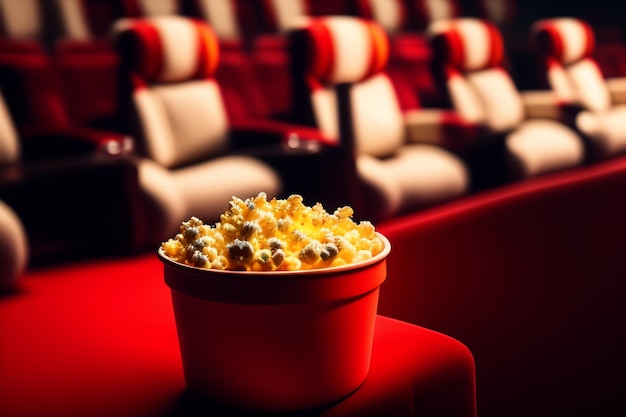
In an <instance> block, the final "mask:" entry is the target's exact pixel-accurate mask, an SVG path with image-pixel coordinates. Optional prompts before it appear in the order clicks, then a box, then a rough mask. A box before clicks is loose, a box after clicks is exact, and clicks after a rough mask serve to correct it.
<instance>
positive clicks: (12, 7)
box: [0, 0, 42, 39]
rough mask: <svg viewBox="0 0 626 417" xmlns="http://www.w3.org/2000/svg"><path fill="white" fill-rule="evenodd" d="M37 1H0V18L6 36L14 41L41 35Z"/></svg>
mask: <svg viewBox="0 0 626 417" xmlns="http://www.w3.org/2000/svg"><path fill="white" fill-rule="evenodd" d="M39 7H40V6H39V4H38V0H0V17H2V25H3V29H4V31H5V32H6V34H7V35H8V36H9V37H10V38H14V39H34V38H38V37H39V36H41V34H42V22H41V16H40V13H39V12H40V11H39Z"/></svg>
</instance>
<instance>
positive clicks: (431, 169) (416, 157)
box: [385, 144, 470, 211]
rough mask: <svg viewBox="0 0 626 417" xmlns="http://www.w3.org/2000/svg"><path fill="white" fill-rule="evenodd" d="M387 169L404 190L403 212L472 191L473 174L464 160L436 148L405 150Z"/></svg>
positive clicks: (403, 149)
mask: <svg viewBox="0 0 626 417" xmlns="http://www.w3.org/2000/svg"><path fill="white" fill-rule="evenodd" d="M385 166H386V169H387V172H388V174H389V175H390V176H392V177H393V178H394V182H395V183H396V184H398V185H399V187H400V190H401V193H402V203H401V207H400V211H405V210H409V209H411V208H416V207H425V206H428V205H431V204H436V203H440V202H444V201H447V200H450V199H453V198H455V197H459V196H461V195H464V194H466V193H467V192H468V190H469V187H470V178H469V172H468V171H467V168H466V167H465V165H464V164H463V163H462V162H461V160H460V159H459V158H458V157H457V156H455V155H454V154H452V153H450V152H448V151H446V150H444V149H442V148H440V147H438V146H434V145H428V144H415V145H409V146H405V147H403V148H402V149H400V150H399V151H398V154H397V156H396V157H395V158H390V159H388V160H386V161H385Z"/></svg>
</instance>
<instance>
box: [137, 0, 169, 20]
mask: <svg viewBox="0 0 626 417" xmlns="http://www.w3.org/2000/svg"><path fill="white" fill-rule="evenodd" d="M138 3H139V6H141V10H142V11H143V14H144V15H146V16H164V15H165V16H167V15H176V14H178V13H179V10H178V2H177V1H176V0H138Z"/></svg>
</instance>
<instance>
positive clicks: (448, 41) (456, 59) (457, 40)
mask: <svg viewBox="0 0 626 417" xmlns="http://www.w3.org/2000/svg"><path fill="white" fill-rule="evenodd" d="M442 39H443V40H444V44H445V45H446V49H445V54H446V59H447V60H448V62H449V63H450V64H451V65H453V66H455V67H457V68H462V67H463V66H464V64H463V62H464V58H465V48H464V46H463V41H462V39H461V34H460V33H459V32H458V31H457V30H450V31H448V32H446V33H445V34H444V35H443V36H442Z"/></svg>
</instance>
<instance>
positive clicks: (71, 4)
mask: <svg viewBox="0 0 626 417" xmlns="http://www.w3.org/2000/svg"><path fill="white" fill-rule="evenodd" d="M51 14H53V16H54V17H55V19H56V21H57V22H56V26H57V28H58V29H57V31H58V32H59V34H60V36H62V37H66V38H69V39H73V40H82V41H88V40H93V39H105V38H108V36H109V31H110V30H111V27H112V25H113V22H115V21H116V20H117V19H119V18H120V17H123V16H124V13H123V9H122V4H121V3H120V2H119V1H111V0H54V7H53V8H52V13H51Z"/></svg>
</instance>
